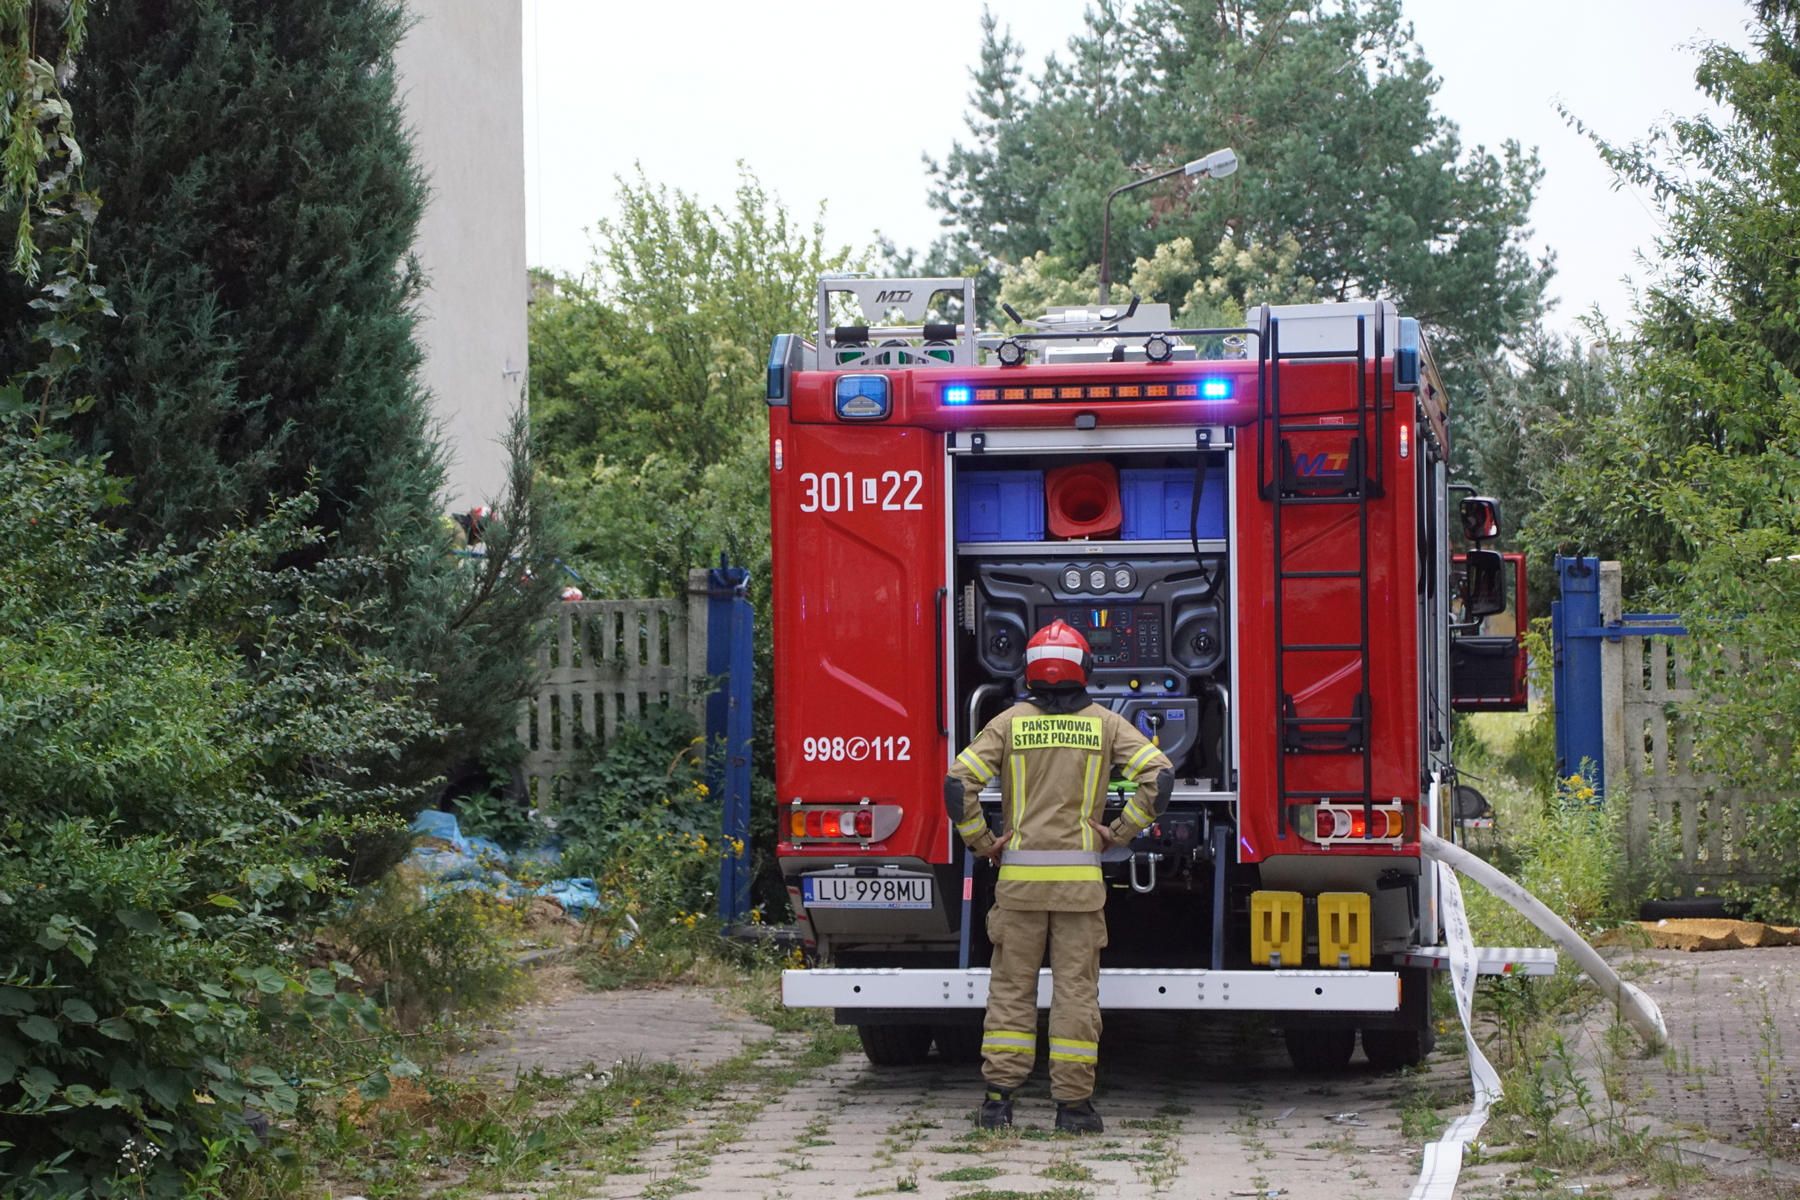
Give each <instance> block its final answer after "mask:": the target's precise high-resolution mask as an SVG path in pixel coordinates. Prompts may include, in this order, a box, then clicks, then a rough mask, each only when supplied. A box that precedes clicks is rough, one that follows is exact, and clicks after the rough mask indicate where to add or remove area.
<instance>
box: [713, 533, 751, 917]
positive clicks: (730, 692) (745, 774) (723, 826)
mask: <svg viewBox="0 0 1800 1200" xmlns="http://www.w3.org/2000/svg"><path fill="white" fill-rule="evenodd" d="M749 580H750V572H748V571H746V570H745V569H744V568H742V567H732V566H727V565H726V561H725V556H724V555H722V554H721V555H720V556H719V565H718V566H716V567H714V568H712V569H711V570H709V571H708V572H707V573H706V583H707V587H706V596H707V612H706V673H707V674H708V675H710V676H712V677H713V678H715V679H718V680H719V686H718V688H717V689H715V690H714V691H713V692H712V693H711V694H710V695H708V696H707V698H706V764H707V767H706V776H707V778H706V786H707V787H708V788H709V789H710V790H711V792H712V794H713V795H715V796H717V797H718V798H719V808H720V828H719V833H720V835H721V836H722V837H723V839H724V845H723V846H721V847H720V850H721V854H722V857H721V859H720V862H719V921H720V922H721V923H722V924H723V925H724V926H725V927H726V928H727V929H729V928H731V927H732V926H733V925H737V924H739V923H741V922H742V921H743V920H744V919H745V918H746V917H747V916H749V914H750V684H751V675H752V663H753V654H752V651H753V648H754V640H753V631H754V626H753V624H752V621H753V617H754V610H752V608H751V607H750V600H749V598H748V597H747V596H746V595H745V594H744V589H745V587H746V586H747V585H748V583H749Z"/></svg>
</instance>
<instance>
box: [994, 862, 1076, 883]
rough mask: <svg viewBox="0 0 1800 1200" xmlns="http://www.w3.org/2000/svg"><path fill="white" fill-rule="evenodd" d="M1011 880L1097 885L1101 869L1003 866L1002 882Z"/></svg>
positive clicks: (1001, 871) (1001, 870)
mask: <svg viewBox="0 0 1800 1200" xmlns="http://www.w3.org/2000/svg"><path fill="white" fill-rule="evenodd" d="M1009 879H1013V880H1019V881H1021V882H1023V881H1027V880H1029V881H1031V882H1034V883H1081V882H1085V881H1087V880H1089V879H1091V880H1093V881H1094V882H1095V883H1099V882H1100V868H1099V867H1098V866H1091V867H1090V866H1079V867H1077V866H1069V867H1031V866H1022V865H1002V866H1001V868H1000V881H1001V882H1002V883H1004V882H1006V881H1007V880H1009Z"/></svg>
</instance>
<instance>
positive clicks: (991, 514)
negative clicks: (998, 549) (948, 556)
mask: <svg viewBox="0 0 1800 1200" xmlns="http://www.w3.org/2000/svg"><path fill="white" fill-rule="evenodd" d="M956 540H957V541H959V542H1041V541H1043V540H1044V473H1043V472H1042V471H963V472H961V473H960V474H958V475H957V477H956Z"/></svg>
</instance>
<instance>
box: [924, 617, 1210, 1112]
mask: <svg viewBox="0 0 1800 1200" xmlns="http://www.w3.org/2000/svg"><path fill="white" fill-rule="evenodd" d="M1089 662H1090V651H1089V648H1088V643H1087V639H1086V638H1084V637H1082V635H1081V634H1080V633H1079V632H1078V631H1077V630H1075V629H1073V628H1072V627H1070V626H1069V625H1066V624H1064V623H1063V622H1062V621H1054V622H1052V623H1051V624H1050V625H1048V626H1046V627H1045V628H1043V629H1040V630H1039V631H1038V632H1037V633H1036V634H1034V635H1033V636H1032V638H1031V640H1030V642H1028V643H1027V644H1026V649H1025V683H1026V689H1027V696H1026V699H1025V701H1024V702H1023V703H1020V704H1015V705H1013V706H1012V707H1011V708H1009V709H1007V710H1006V711H1005V712H1003V713H1001V714H1000V715H999V716H997V717H995V718H994V719H993V720H992V721H990V722H988V724H987V728H985V729H983V730H982V731H981V732H980V733H979V734H977V735H976V737H975V740H974V741H973V742H971V743H970V744H969V747H968V748H967V749H966V750H964V751H963V752H962V753H961V754H959V755H957V756H956V764H955V766H953V767H952V768H951V771H950V774H949V775H947V776H945V778H944V804H945V807H946V808H947V809H948V810H949V813H950V820H951V823H952V824H954V825H955V826H956V830H957V832H958V833H959V834H961V835H962V839H963V841H964V842H965V843H966V844H967V845H968V846H969V848H970V849H971V850H973V851H974V852H975V853H977V854H982V855H985V856H987V857H989V858H991V859H993V860H994V861H995V862H997V863H998V864H999V866H1000V878H999V881H998V882H997V883H996V884H995V887H994V906H993V908H992V909H990V910H989V911H988V917H987V928H988V939H989V940H990V941H991V942H993V944H994V960H993V975H992V977H991V979H990V981H989V984H988V1006H987V1019H986V1022H985V1024H984V1026H983V1036H982V1039H981V1052H982V1063H983V1065H982V1075H983V1076H985V1077H986V1079H987V1081H988V1089H987V1094H986V1097H985V1098H984V1100H983V1102H982V1105H981V1116H980V1123H981V1126H982V1128H984V1129H1004V1128H1006V1127H1007V1126H1010V1125H1011V1124H1012V1119H1013V1112H1012V1094H1013V1091H1014V1090H1015V1089H1017V1088H1018V1086H1019V1085H1020V1084H1022V1083H1024V1082H1025V1078H1026V1076H1028V1075H1030V1074H1031V1067H1032V1062H1033V1060H1034V1059H1035V1058H1036V1055H1037V990H1038V968H1039V967H1040V966H1042V965H1043V962H1044V952H1045V949H1046V946H1047V947H1048V949H1049V954H1050V973H1051V979H1052V984H1053V988H1054V991H1053V993H1052V997H1053V998H1052V1000H1051V1003H1050V1091H1051V1094H1052V1095H1053V1096H1055V1098H1056V1127H1057V1128H1058V1129H1061V1130H1067V1131H1070V1132H1074V1133H1099V1132H1101V1130H1102V1123H1101V1120H1100V1114H1098V1113H1097V1112H1095V1111H1094V1103H1093V1100H1092V1096H1093V1093H1094V1071H1095V1068H1096V1066H1097V1065H1098V1063H1099V1057H1100V1056H1099V1042H1100V995H1099V986H1100V950H1101V948H1102V947H1104V946H1105V945H1106V913H1105V911H1104V909H1105V906H1106V885H1105V883H1103V882H1102V881H1101V877H1100V855H1101V852H1102V851H1103V850H1105V849H1106V848H1107V847H1110V846H1123V845H1125V844H1126V843H1128V842H1130V841H1131V839H1132V838H1134V837H1136V836H1137V835H1138V834H1139V833H1141V832H1142V831H1143V830H1144V829H1145V827H1147V826H1148V825H1150V824H1151V822H1153V821H1155V820H1156V818H1157V817H1159V816H1161V815H1162V812H1163V810H1164V809H1165V808H1167V807H1168V804H1169V794H1170V792H1172V791H1173V790H1174V787H1175V773H1174V768H1173V766H1172V765H1171V764H1170V762H1169V760H1168V759H1167V758H1165V757H1164V756H1163V753H1162V751H1160V750H1158V749H1157V748H1156V746H1155V745H1154V744H1152V743H1151V742H1150V741H1148V740H1147V739H1146V738H1145V737H1144V735H1143V734H1141V733H1139V732H1138V731H1137V729H1136V728H1135V727H1134V726H1133V725H1132V724H1131V722H1129V721H1127V720H1126V719H1125V718H1123V717H1121V716H1119V715H1118V714H1117V713H1115V712H1113V711H1112V710H1111V709H1109V708H1106V707H1104V706H1102V705H1099V704H1095V703H1094V702H1093V701H1092V700H1091V699H1089V697H1088V694H1087V680H1088V666H1089ZM1114 767H1118V768H1120V769H1121V770H1122V771H1123V773H1124V777H1125V779H1126V780H1127V781H1128V782H1133V783H1136V784H1137V791H1136V793H1135V794H1134V795H1133V796H1132V798H1131V800H1130V801H1129V802H1128V803H1127V804H1126V805H1125V811H1124V812H1123V813H1122V814H1120V816H1119V818H1118V820H1116V821H1114V822H1113V823H1112V825H1111V827H1110V828H1109V827H1107V826H1104V825H1101V824H1100V823H1099V822H1098V821H1097V820H1096V819H1095V818H1096V817H1097V816H1099V814H1100V812H1101V810H1102V806H1103V805H1104V804H1105V801H1106V785H1107V781H1108V780H1109V778H1110V777H1111V774H1112V769H1113V768H1114ZM996 779H998V780H999V783H1000V796H1001V809H1002V811H1003V813H1004V814H1005V831H1004V833H1003V834H1002V835H1001V836H1000V837H998V838H996V837H995V836H994V835H993V833H992V832H991V831H990V830H989V829H988V826H987V821H986V819H985V818H984V817H983V816H982V812H981V803H980V800H979V796H980V794H981V789H982V787H983V786H985V785H987V784H989V783H992V782H993V781H994V780H996Z"/></svg>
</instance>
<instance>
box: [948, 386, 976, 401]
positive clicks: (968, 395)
mask: <svg viewBox="0 0 1800 1200" xmlns="http://www.w3.org/2000/svg"><path fill="white" fill-rule="evenodd" d="M974 398H975V393H974V392H973V391H971V390H970V389H968V388H966V387H947V388H945V389H944V403H945V404H967V403H968V402H969V401H970V400H972V399H974Z"/></svg>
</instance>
